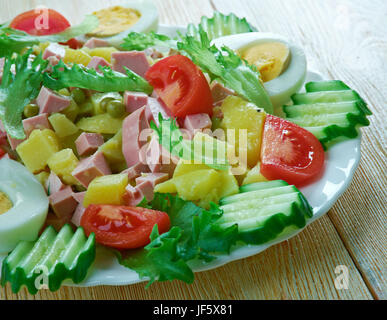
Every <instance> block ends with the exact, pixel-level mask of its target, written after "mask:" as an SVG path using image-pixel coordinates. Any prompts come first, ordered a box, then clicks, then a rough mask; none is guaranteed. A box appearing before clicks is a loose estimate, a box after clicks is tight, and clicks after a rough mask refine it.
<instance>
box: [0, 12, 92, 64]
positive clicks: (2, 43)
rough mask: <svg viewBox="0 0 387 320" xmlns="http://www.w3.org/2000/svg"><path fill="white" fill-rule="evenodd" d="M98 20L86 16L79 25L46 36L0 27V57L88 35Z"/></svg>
mask: <svg viewBox="0 0 387 320" xmlns="http://www.w3.org/2000/svg"><path fill="white" fill-rule="evenodd" d="M98 24H99V21H98V18H97V17H96V16H94V15H87V16H86V17H85V19H84V20H83V21H82V23H81V24H79V25H77V26H73V27H69V28H67V29H66V30H64V31H63V32H60V33H57V34H53V35H47V36H33V35H29V34H28V33H26V32H23V31H20V30H15V29H12V28H9V27H6V26H3V27H0V57H5V56H9V55H11V54H12V53H14V52H15V53H21V52H22V51H23V50H24V49H25V48H27V47H31V46H33V45H37V44H39V43H44V42H66V41H68V40H70V39H72V38H75V37H78V36H80V35H83V34H86V33H89V32H91V31H93V30H94V29H95V28H97V27H98Z"/></svg>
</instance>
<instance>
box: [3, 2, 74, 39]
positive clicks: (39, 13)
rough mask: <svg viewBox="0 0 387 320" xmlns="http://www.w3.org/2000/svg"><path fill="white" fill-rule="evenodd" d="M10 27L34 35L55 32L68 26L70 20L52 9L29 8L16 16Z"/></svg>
mask: <svg viewBox="0 0 387 320" xmlns="http://www.w3.org/2000/svg"><path fill="white" fill-rule="evenodd" d="M10 27H11V28H13V29H17V30H21V31H25V32H27V33H28V34H31V35H35V36H43V35H49V34H55V33H59V32H62V31H64V30H66V29H67V28H68V27H70V22H68V20H67V19H66V18H65V17H64V16H63V15H61V14H60V13H59V12H58V11H55V10H53V9H41V10H30V11H27V12H24V13H21V14H19V15H18V16H16V17H15V18H14V19H13V20H12V22H11V24H10Z"/></svg>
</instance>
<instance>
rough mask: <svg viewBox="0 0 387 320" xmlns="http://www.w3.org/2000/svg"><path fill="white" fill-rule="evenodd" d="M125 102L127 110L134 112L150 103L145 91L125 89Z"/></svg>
mask: <svg viewBox="0 0 387 320" xmlns="http://www.w3.org/2000/svg"><path fill="white" fill-rule="evenodd" d="M124 103H125V105H126V111H127V112H130V113H132V112H134V111H136V110H137V109H140V108H141V107H143V106H145V105H146V104H147V103H148V96H147V95H146V94H145V93H143V92H132V91H125V94H124Z"/></svg>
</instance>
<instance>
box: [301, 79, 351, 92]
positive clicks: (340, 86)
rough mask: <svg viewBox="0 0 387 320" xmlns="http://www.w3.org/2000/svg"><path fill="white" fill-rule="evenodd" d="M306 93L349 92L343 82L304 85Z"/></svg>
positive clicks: (317, 82) (334, 81) (315, 82)
mask: <svg viewBox="0 0 387 320" xmlns="http://www.w3.org/2000/svg"><path fill="white" fill-rule="evenodd" d="M305 89H306V92H318V91H340V90H351V88H350V87H348V86H347V85H346V84H345V83H344V82H343V81H340V80H330V81H314V82H308V83H307V84H306V85H305Z"/></svg>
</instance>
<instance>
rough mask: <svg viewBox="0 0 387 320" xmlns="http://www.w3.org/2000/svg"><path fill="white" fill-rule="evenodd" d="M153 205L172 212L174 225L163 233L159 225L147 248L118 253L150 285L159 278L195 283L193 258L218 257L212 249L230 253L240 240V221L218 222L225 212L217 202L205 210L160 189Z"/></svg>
mask: <svg viewBox="0 0 387 320" xmlns="http://www.w3.org/2000/svg"><path fill="white" fill-rule="evenodd" d="M149 205H150V206H151V208H152V209H154V210H159V211H164V212H166V213H168V215H169V217H170V220H171V225H172V228H171V229H170V230H169V231H168V232H166V233H164V234H162V235H159V234H158V230H157V227H156V226H155V228H154V229H153V231H152V234H151V236H150V240H151V242H150V244H149V245H147V246H146V247H145V248H143V249H140V250H137V251H136V252H132V251H130V252H121V253H118V252H117V253H116V254H117V257H118V260H119V262H120V264H122V265H124V266H126V267H128V268H130V269H133V270H135V271H136V272H137V273H138V274H139V276H140V277H141V278H145V277H147V278H149V279H150V282H149V283H148V286H149V285H150V284H151V283H153V282H154V281H155V280H158V281H166V280H173V279H178V280H182V281H185V282H187V283H192V282H193V279H194V275H193V272H192V270H191V268H190V267H189V265H188V262H189V261H191V260H193V259H203V260H205V261H211V260H214V259H216V257H215V256H213V255H212V253H215V252H217V253H229V252H230V249H231V247H232V246H233V245H234V244H235V243H236V241H237V237H238V227H237V225H233V226H231V227H228V228H227V229H222V228H221V227H220V226H219V225H218V224H217V220H218V219H220V217H221V216H222V214H223V213H222V211H221V210H220V208H219V207H218V206H217V205H216V204H211V209H210V210H205V209H202V208H200V207H198V206H196V205H195V204H194V203H192V202H189V201H185V200H183V199H181V198H179V197H177V196H173V195H170V194H160V193H156V194H155V197H154V199H153V201H152V202H151V203H150V204H149Z"/></svg>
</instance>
